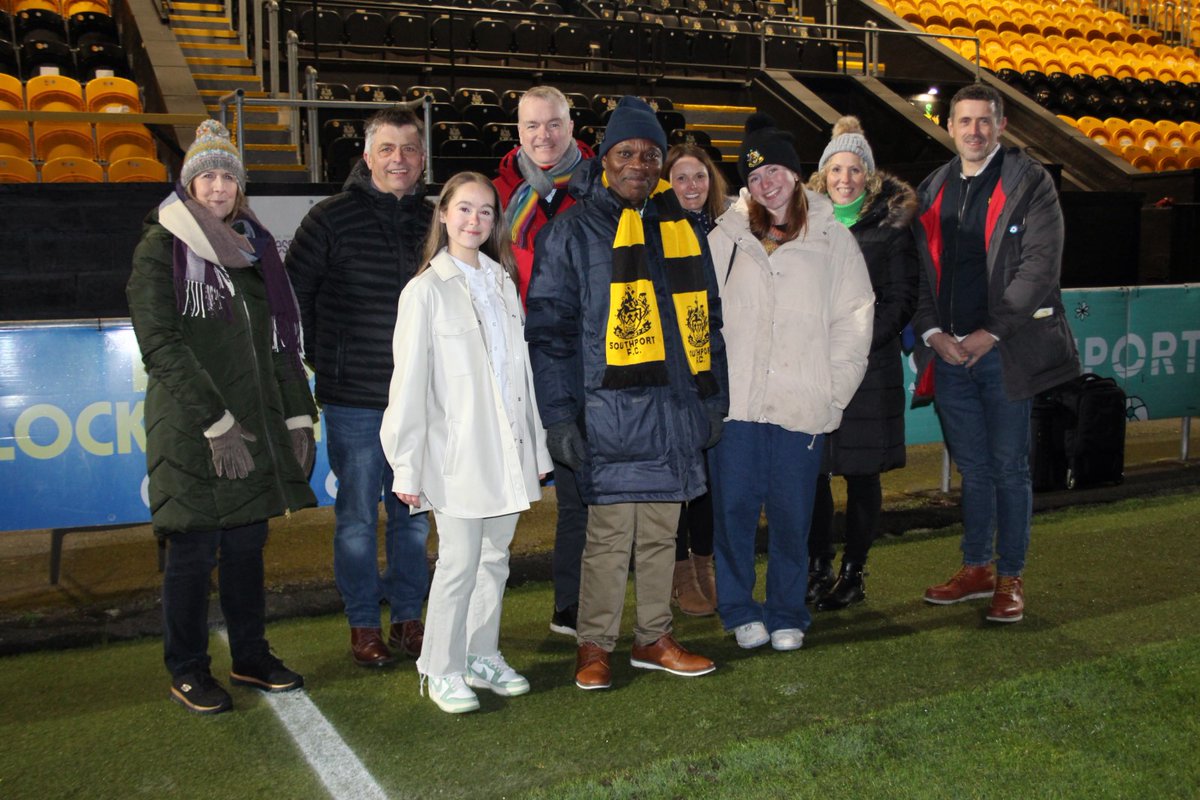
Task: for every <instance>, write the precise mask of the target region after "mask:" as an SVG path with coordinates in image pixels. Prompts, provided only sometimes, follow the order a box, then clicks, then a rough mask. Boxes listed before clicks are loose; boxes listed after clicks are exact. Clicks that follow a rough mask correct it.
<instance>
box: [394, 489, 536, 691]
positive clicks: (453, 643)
mask: <svg viewBox="0 0 1200 800" xmlns="http://www.w3.org/2000/svg"><path fill="white" fill-rule="evenodd" d="M519 516H520V514H507V515H505V516H502V517H488V518H486V519H461V518H459V517H451V516H449V515H446V514H442V513H439V512H438V511H437V510H434V512H433V517H434V520H435V521H436V523H437V534H438V558H437V566H436V567H435V569H434V573H433V582H432V583H431V584H430V586H429V606H428V608H427V610H426V612H425V643H424V644H423V645H422V646H421V657H420V658H419V659H417V672H419V673H421V674H422V675H424V676H426V677H430V678H444V677H446V676H447V675H454V674H459V673H463V672H465V671H466V669H467V654H468V653H470V654H471V655H473V656H490V655H495V654H496V653H498V652H499V651H500V608H501V605H502V603H503V600H504V583H505V581H507V580H508V546H509V544H511V543H512V539H513V533H515V532H516V530H517V518H518V517H519Z"/></svg>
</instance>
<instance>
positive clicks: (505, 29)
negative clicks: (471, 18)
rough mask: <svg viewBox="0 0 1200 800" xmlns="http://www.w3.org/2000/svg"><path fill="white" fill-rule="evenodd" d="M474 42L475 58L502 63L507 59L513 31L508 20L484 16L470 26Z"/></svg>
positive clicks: (511, 44)
mask: <svg viewBox="0 0 1200 800" xmlns="http://www.w3.org/2000/svg"><path fill="white" fill-rule="evenodd" d="M471 38H472V39H473V40H474V42H475V51H476V55H475V59H476V60H477V61H493V62H498V63H502V62H504V61H507V60H508V54H509V53H510V52H511V51H512V47H513V33H512V29H511V28H510V27H509V26H508V22H506V21H505V20H502V19H490V18H486V17H485V18H484V19H481V20H479V21H478V22H476V23H475V25H474V26H473V27H472V28H471Z"/></svg>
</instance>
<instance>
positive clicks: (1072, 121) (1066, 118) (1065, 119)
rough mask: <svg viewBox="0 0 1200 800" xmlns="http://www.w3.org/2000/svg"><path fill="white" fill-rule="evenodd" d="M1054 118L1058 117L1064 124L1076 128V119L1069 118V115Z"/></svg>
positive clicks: (1058, 115) (1059, 115) (1057, 115)
mask: <svg viewBox="0 0 1200 800" xmlns="http://www.w3.org/2000/svg"><path fill="white" fill-rule="evenodd" d="M1054 116H1056V117H1058V118H1059V119H1061V120H1062V121H1063V122H1065V123H1067V124H1068V125H1070V126H1071V127H1072V128H1074V127H1075V118H1074V117H1072V116H1068V115H1067V114H1055V115H1054Z"/></svg>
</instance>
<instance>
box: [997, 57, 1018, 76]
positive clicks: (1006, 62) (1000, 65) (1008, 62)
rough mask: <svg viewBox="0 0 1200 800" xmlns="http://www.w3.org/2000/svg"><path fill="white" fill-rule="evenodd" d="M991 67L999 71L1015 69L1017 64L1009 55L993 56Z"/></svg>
mask: <svg viewBox="0 0 1200 800" xmlns="http://www.w3.org/2000/svg"><path fill="white" fill-rule="evenodd" d="M991 65H992V66H991V69H993V70H995V71H996V72H999V71H1000V70H1002V69H1016V68H1017V64H1016V62H1015V61H1013V60H1012V57H1011V56H995V57H993V58H992V59H991Z"/></svg>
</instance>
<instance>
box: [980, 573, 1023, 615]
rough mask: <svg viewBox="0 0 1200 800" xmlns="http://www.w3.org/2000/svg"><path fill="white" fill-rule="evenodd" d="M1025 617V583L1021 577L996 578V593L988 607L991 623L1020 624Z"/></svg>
mask: <svg viewBox="0 0 1200 800" xmlns="http://www.w3.org/2000/svg"><path fill="white" fill-rule="evenodd" d="M1024 616H1025V583H1024V581H1022V580H1021V576H1019V575H1001V576H1000V577H998V578H996V591H995V593H994V594H992V604H991V606H989V607H988V613H987V618H988V620H990V621H991V622H1020V621H1021V618H1022V617H1024Z"/></svg>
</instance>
